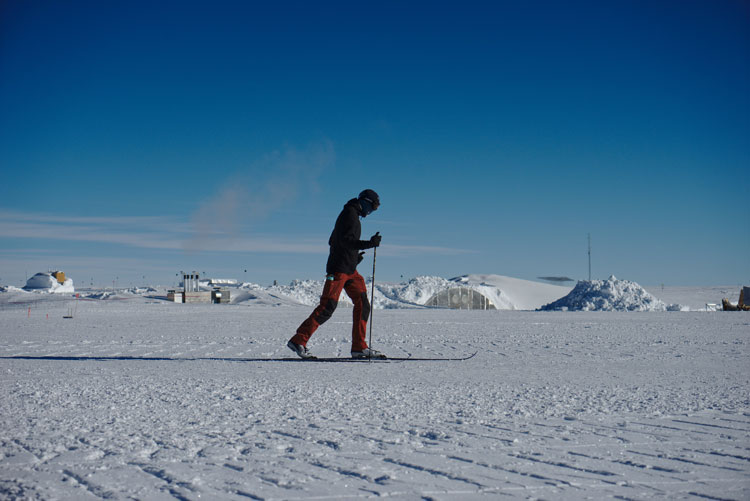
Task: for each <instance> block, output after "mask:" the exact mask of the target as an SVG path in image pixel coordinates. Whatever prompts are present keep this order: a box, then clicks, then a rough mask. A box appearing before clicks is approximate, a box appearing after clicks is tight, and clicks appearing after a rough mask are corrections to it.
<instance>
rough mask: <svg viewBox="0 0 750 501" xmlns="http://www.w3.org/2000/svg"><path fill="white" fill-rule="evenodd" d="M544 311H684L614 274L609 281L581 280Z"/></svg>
mask: <svg viewBox="0 0 750 501" xmlns="http://www.w3.org/2000/svg"><path fill="white" fill-rule="evenodd" d="M540 310H542V311H666V310H670V311H672V310H676V311H679V310H680V306H679V305H669V306H667V305H666V304H664V303H663V302H662V301H660V300H658V299H656V298H655V297H654V296H652V295H651V294H649V293H648V292H647V291H646V289H644V288H643V287H641V286H640V285H638V284H637V283H635V282H631V281H629V280H618V279H617V277H615V276H614V275H612V276H610V277H609V278H608V279H607V280H580V281H579V282H578V283H577V284H576V286H575V288H574V289H573V290H572V291H570V294H568V295H567V296H565V297H563V298H561V299H558V300H557V301H554V302H552V303H549V304H546V305H544V306H542V307H541V308H540Z"/></svg>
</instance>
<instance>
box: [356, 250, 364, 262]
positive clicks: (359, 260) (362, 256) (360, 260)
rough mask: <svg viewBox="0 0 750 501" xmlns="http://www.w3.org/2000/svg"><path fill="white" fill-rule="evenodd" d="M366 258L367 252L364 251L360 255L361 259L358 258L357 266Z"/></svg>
mask: <svg viewBox="0 0 750 501" xmlns="http://www.w3.org/2000/svg"><path fill="white" fill-rule="evenodd" d="M364 258H365V252H364V251H362V252H360V253H359V257H357V264H359V263H361V262H362V260H363V259H364Z"/></svg>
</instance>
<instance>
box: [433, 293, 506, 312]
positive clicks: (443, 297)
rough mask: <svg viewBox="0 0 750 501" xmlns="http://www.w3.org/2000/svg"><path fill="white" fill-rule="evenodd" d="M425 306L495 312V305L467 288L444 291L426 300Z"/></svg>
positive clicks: (480, 294)
mask: <svg viewBox="0 0 750 501" xmlns="http://www.w3.org/2000/svg"><path fill="white" fill-rule="evenodd" d="M425 306H432V307H434V308H452V309H457V310H495V309H496V308H495V305H494V304H492V302H491V301H490V300H489V299H487V297H486V296H485V295H484V294H482V293H481V292H479V291H476V290H474V289H471V288H469V287H453V288H450V289H445V290H442V291H440V292H438V293H437V294H435V295H434V296H432V297H431V298H430V299H428V300H427V302H426V303H425Z"/></svg>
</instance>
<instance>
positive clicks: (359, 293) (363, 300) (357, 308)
mask: <svg viewBox="0 0 750 501" xmlns="http://www.w3.org/2000/svg"><path fill="white" fill-rule="evenodd" d="M344 290H345V291H346V294H347V296H349V297H350V298H351V300H352V303H354V311H353V313H352V351H353V352H355V351H363V350H365V349H367V320H368V319H369V318H370V300H369V299H367V287H366V286H365V279H364V278H362V275H360V274H359V273H357V272H356V271H355V272H354V274H353V275H350V276H349V280H347V281H346V283H345V284H344Z"/></svg>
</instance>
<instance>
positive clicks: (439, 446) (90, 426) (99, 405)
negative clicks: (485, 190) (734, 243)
mask: <svg viewBox="0 0 750 501" xmlns="http://www.w3.org/2000/svg"><path fill="white" fill-rule="evenodd" d="M260 292H263V294H265V295H266V296H265V299H264V301H265V300H267V301H268V303H263V302H260V301H259V302H252V301H243V302H240V303H237V304H229V305H208V304H173V303H168V302H166V301H164V300H163V299H160V298H161V293H144V294H133V293H132V292H127V291H118V292H117V293H116V294H113V295H110V296H108V297H109V300H99V299H92V298H86V299H81V300H80V301H79V302H78V305H77V308H76V310H75V311H76V315H75V317H74V318H73V319H63V316H64V315H65V314H66V313H67V312H68V311H70V309H71V306H72V304H74V299H73V298H72V297H65V295H59V294H32V293H28V292H21V291H19V290H17V289H15V290H13V289H11V288H5V290H4V291H3V292H2V293H0V378H1V380H2V383H1V384H0V457H1V458H2V459H0V498H5V499H15V498H21V499H101V498H108V499H175V498H176V499H199V498H202V499H248V498H249V499H358V498H375V497H386V496H390V497H393V498H397V499H478V498H497V497H500V496H511V497H518V498H532V499H538V498H546V499H584V498H589V499H591V498H593V499H603V498H615V497H617V498H626V499H665V498H668V499H672V498H695V499H748V498H750V397H749V395H750V371H749V370H748V369H749V368H750V357H749V356H748V342H749V341H750V340H749V337H750V316H748V315H747V314H745V313H742V312H734V313H723V312H669V311H651V312H639V311H628V312H616V311H615V312H534V311H466V310H437V309H383V310H377V311H374V312H373V322H374V324H373V326H374V333H373V345H374V347H375V348H377V349H380V350H382V351H384V352H386V353H387V354H390V355H392V356H409V355H411V356H413V357H426V356H455V355H461V354H465V353H473V352H474V351H477V350H478V351H479V353H478V354H477V356H476V357H474V358H472V359H470V360H467V361H465V362H418V361H407V362H401V363H397V362H390V363H378V362H374V363H367V362H354V363H351V362H350V363H314V362H312V363H310V362H300V361H297V360H296V359H294V358H291V359H290V361H289V362H267V361H261V360H258V359H261V358H265V357H292V354H291V352H290V351H289V350H288V349H287V348H286V347H285V346H284V345H285V343H286V341H287V339H288V338H289V337H290V335H291V334H292V333H293V331H294V329H295V328H296V327H297V325H298V324H299V323H300V322H301V321H302V320H303V319H304V318H305V317H306V316H307V315H308V314H309V311H310V308H309V306H307V305H302V306H301V305H298V304H296V302H294V301H292V300H286V299H284V300H280V299H274V298H273V295H272V294H273V293H272V292H267V291H265V290H264V291H258V293H260ZM715 292H716V291H715V290H710V291H707V292H704V293H701V292H700V291H691V292H690V295H691V297H693V298H696V299H693V300H694V301H695V300H697V298H699V297H706V298H707V299H700V301H698V304H701V303H702V302H703V301H706V302H708V300H709V299H708V298H710V297H712V296H713V295H714V294H715ZM247 293H248V294H251V293H254V292H253V291H247ZM702 294H705V296H702ZM672 295H673V299H672V300H674V301H679V302H682V301H681V299H680V297H679V294H677V293H676V292H675V291H673V292H672ZM112 299H120V300H112ZM415 302H417V301H415ZM274 305H277V306H274ZM350 330H351V321H350V316H349V312H348V311H347V310H346V309H343V308H342V309H339V310H337V311H336V313H335V314H334V316H333V318H332V319H331V320H330V321H329V322H328V323H327V324H325V325H324V326H323V327H321V329H320V330H319V331H318V332H317V333H316V334H315V335H314V336H313V338H312V340H311V342H310V345H309V347H310V348H311V350H313V352H314V353H316V354H319V355H323V356H345V355H347V354H348V352H349V342H350ZM243 358H244V359H246V360H245V361H238V360H237V359H243Z"/></svg>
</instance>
